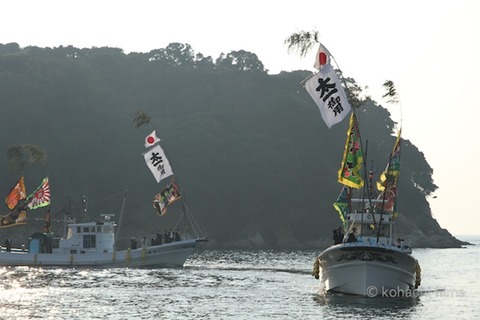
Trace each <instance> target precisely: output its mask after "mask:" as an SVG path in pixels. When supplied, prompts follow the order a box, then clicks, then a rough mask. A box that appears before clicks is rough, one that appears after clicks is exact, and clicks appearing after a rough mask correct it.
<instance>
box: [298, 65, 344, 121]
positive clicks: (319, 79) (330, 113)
mask: <svg viewBox="0 0 480 320" xmlns="http://www.w3.org/2000/svg"><path fill="white" fill-rule="evenodd" d="M305 89H307V91H308V93H309V94H310V96H311V97H312V99H313V100H314V101H315V103H316V104H317V106H318V109H319V110H320V114H321V115H322V118H323V121H325V123H326V125H327V126H328V128H331V127H332V126H333V125H334V124H337V123H339V122H341V121H342V120H343V119H344V118H345V117H346V116H347V115H348V113H349V112H350V110H352V107H351V106H350V103H349V102H348V100H347V95H346V94H345V91H344V90H343V87H342V84H341V83H340V79H339V78H338V75H337V73H336V72H335V70H334V69H333V67H332V65H331V64H329V63H327V64H326V65H325V66H324V67H323V68H321V69H320V71H318V72H317V73H316V74H314V75H313V76H312V77H311V78H310V79H308V80H307V82H305Z"/></svg>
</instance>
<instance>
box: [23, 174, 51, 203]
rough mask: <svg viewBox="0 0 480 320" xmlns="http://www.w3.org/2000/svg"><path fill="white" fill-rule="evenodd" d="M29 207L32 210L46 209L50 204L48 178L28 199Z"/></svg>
mask: <svg viewBox="0 0 480 320" xmlns="http://www.w3.org/2000/svg"><path fill="white" fill-rule="evenodd" d="M26 203H27V207H28V208H29V209H30V210H34V209H38V208H42V207H46V206H48V205H49V204H50V185H49V183H48V177H47V178H45V179H43V181H42V184H41V185H40V186H39V187H38V188H37V189H36V190H35V191H34V192H33V193H32V194H31V195H29V196H28V197H27V200H26Z"/></svg>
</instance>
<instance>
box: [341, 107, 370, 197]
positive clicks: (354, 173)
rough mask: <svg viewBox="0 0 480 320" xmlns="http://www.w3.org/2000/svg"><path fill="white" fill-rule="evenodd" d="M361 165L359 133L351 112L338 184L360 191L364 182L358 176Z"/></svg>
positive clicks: (355, 119) (353, 114)
mask: <svg viewBox="0 0 480 320" xmlns="http://www.w3.org/2000/svg"><path fill="white" fill-rule="evenodd" d="M362 163H363V155H362V148H361V142H360V131H359V129H358V123H357V118H356V117H355V113H353V112H352V114H351V116H350V127H349V129H348V132H347V141H346V143H345V151H344V153H343V160H342V167H341V168H340V170H338V182H340V183H341V184H343V185H344V186H347V187H350V188H355V189H360V188H361V187H363V184H364V181H363V179H362V177H361V176H360V169H361V167H362Z"/></svg>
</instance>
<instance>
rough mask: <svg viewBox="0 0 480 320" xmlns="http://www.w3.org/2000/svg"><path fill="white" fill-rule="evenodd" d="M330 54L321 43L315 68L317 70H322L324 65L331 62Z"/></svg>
mask: <svg viewBox="0 0 480 320" xmlns="http://www.w3.org/2000/svg"><path fill="white" fill-rule="evenodd" d="M330 56H331V54H330V52H328V50H327V48H325V47H324V46H323V45H322V44H321V43H319V46H318V51H317V55H316V56H315V64H314V65H313V67H314V68H315V69H320V68H322V67H323V66H324V65H326V64H327V63H329V62H330Z"/></svg>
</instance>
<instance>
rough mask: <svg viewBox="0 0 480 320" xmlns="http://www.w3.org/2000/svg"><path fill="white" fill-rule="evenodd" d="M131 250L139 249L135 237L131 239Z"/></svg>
mask: <svg viewBox="0 0 480 320" xmlns="http://www.w3.org/2000/svg"><path fill="white" fill-rule="evenodd" d="M130 249H132V250H133V249H137V240H136V239H135V237H133V238H132V239H130Z"/></svg>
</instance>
